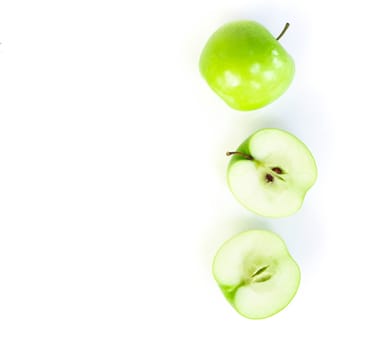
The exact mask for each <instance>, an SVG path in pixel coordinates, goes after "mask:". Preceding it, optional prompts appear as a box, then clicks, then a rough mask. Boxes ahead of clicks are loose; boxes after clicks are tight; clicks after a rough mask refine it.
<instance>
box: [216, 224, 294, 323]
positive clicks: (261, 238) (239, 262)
mask: <svg viewBox="0 0 389 350" xmlns="http://www.w3.org/2000/svg"><path fill="white" fill-rule="evenodd" d="M213 276H214V278H215V280H216V282H217V283H218V285H219V287H220V289H221V290H222V292H223V294H224V296H225V297H226V299H227V300H228V301H229V302H230V304H231V305H232V306H233V307H234V308H235V309H236V311H237V312H239V313H240V314H241V315H242V316H245V317H247V318H250V319H261V318H266V317H269V316H272V315H274V314H275V313H277V312H279V311H281V310H282V309H283V308H285V307H286V306H287V305H288V304H289V302H290V301H291V300H292V299H293V297H294V295H295V294H296V292H297V289H298V287H299V284H300V269H299V267H298V265H297V263H296V262H295V261H294V260H293V258H292V257H291V256H290V254H289V252H288V249H287V247H286V245H285V243H284V241H283V240H282V239H281V238H280V237H279V236H278V235H276V234H275V233H272V232H270V231H264V230H251V231H246V232H242V233H240V234H238V235H236V236H234V237H233V238H231V239H230V240H228V241H226V242H225V243H224V244H223V245H222V246H221V247H220V249H219V250H218V252H217V253H216V255H215V258H214V262H213Z"/></svg>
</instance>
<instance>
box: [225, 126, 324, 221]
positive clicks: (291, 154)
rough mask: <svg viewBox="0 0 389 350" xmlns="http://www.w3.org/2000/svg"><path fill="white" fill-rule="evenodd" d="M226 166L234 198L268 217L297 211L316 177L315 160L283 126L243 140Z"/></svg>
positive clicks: (261, 131)
mask: <svg viewBox="0 0 389 350" xmlns="http://www.w3.org/2000/svg"><path fill="white" fill-rule="evenodd" d="M227 155H232V156H233V157H232V159H231V161H230V163H229V166H228V169H227V182H228V185H229V188H230V190H231V192H232V193H233V195H234V196H235V198H236V199H237V200H238V201H239V202H240V203H241V204H242V205H244V206H245V207H246V208H247V209H249V210H251V211H253V212H254V213H256V214H258V215H261V216H266V217H274V218H275V217H283V216H289V215H292V214H293V213H295V212H296V211H297V210H299V209H300V207H301V206H302V204H303V201H304V197H305V195H306V193H307V191H308V190H309V189H310V188H311V187H312V185H313V184H314V183H315V181H316V178H317V168H316V163H315V160H314V158H313V156H312V154H311V152H310V151H309V149H308V148H307V146H305V145H304V143H302V142H301V141H300V140H299V139H298V138H297V137H296V136H294V135H292V134H290V133H288V132H286V131H283V130H280V129H261V130H259V131H257V132H255V133H254V134H252V135H251V136H250V137H249V138H248V139H247V140H246V141H244V142H243V143H242V144H241V145H240V146H239V148H238V149H237V151H236V152H227Z"/></svg>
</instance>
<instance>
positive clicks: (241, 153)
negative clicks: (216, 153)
mask: <svg viewBox="0 0 389 350" xmlns="http://www.w3.org/2000/svg"><path fill="white" fill-rule="evenodd" d="M226 155H227V156H234V155H236V156H241V157H243V158H246V159H248V160H254V158H253V157H252V156H250V155H249V154H246V153H243V152H238V151H237V152H226Z"/></svg>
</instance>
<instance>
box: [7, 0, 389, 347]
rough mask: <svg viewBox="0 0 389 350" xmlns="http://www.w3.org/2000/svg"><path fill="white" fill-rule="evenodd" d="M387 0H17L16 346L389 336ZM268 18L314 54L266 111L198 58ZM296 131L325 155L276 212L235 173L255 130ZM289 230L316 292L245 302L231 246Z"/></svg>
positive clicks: (342, 343) (10, 273)
mask: <svg viewBox="0 0 389 350" xmlns="http://www.w3.org/2000/svg"><path fill="white" fill-rule="evenodd" d="M386 8H387V7H386V2H384V1H379V0H377V1H375V0H371V1H368V2H362V1H361V2H358V1H339V0H327V1H320V2H319V1H304V2H303V1H274V0H272V1H258V0H239V1H238V0H236V1H232V0H223V1H211V0H201V1H200V0H197V1H192V2H186V1H182V0H181V1H178V0H166V1H156V0H155V1H141V2H138V1H128V0H127V1H124V0H123V1H120V0H110V1H107V0H106V1H96V0H94V1H89V0H77V1H76V0H67V1H52V0H47V1H43V0H36V1H27V0H25V1H22V0H12V1H11V0H9V1H7V0H2V1H1V2H0V41H1V45H0V348H1V349H2V350H13V349H40V350H44V349H50V350H52V349H93V350H96V349H115V350H116V349H120V350H121V349H225V350H227V349H273V350H278V349H298V350H302V349H329V348H335V349H345V348H350V349H352V348H355V347H357V348H361V349H362V348H363V349H367V348H369V349H388V348H389V339H388V334H387V333H388V313H389V297H388V296H389V282H388V280H389V258H388V244H389V229H388V220H387V219H388V207H389V206H388V201H387V198H388V195H389V181H388V175H389V166H388V159H389V157H388V152H389V137H388V136H387V125H388V123H387V121H388V117H389V115H388V103H387V102H388V79H389V65H388V62H389V49H388V47H389V44H388V27H387V11H386ZM245 18H246V19H254V20H257V21H259V22H261V23H262V24H264V25H265V26H266V27H267V28H268V29H269V30H270V31H271V32H272V33H274V35H277V34H278V33H279V32H280V30H281V29H282V27H283V26H284V23H285V22H286V21H289V22H290V23H291V27H290V29H289V31H288V32H287V33H286V35H285V36H284V37H283V38H282V45H283V46H284V47H285V48H286V49H287V50H288V52H289V53H290V54H291V55H292V56H293V58H294V60H295V63H296V75H295V80H294V82H293V84H292V86H291V87H290V89H289V90H288V91H287V92H286V93H285V94H284V95H283V96H282V97H281V98H280V99H278V100H277V101H276V102H274V103H273V104H271V105H270V106H268V107H265V108H263V109H261V110H258V111H255V112H246V113H244V112H237V111H234V110H232V109H230V108H229V107H228V106H227V105H225V104H224V102H223V101H222V100H221V99H220V98H218V97H217V96H216V95H215V94H214V93H213V92H212V91H211V90H210V89H209V88H208V86H207V85H206V83H205V82H204V81H203V80H202V78H201V76H200V74H199V72H198V58H199V54H200V52H201V49H202V47H203V45H204V43H205V41H206V40H207V38H208V37H209V35H211V33H212V32H213V31H214V30H216V29H217V28H218V27H219V26H220V25H222V24H224V23H225V22H227V21H230V20H235V19H245ZM261 127H279V128H283V129H286V130H288V131H290V132H292V133H294V134H296V135H297V136H298V137H299V138H300V139H302V140H303V141H304V142H305V143H306V144H307V145H308V146H309V148H310V149H311V151H312V152H313V154H314V155H315V158H316V160H317V164H318V168H319V179H318V181H317V183H316V185H315V186H314V187H313V188H312V189H311V190H310V192H309V193H308V195H307V197H306V200H305V203H304V206H303V208H302V210H301V211H300V212H299V213H298V214H296V215H294V216H292V217H289V218H285V219H278V220H266V219H261V218H260V217H257V216H255V215H254V214H251V213H250V212H248V211H247V210H245V209H244V208H243V207H241V206H240V205H239V204H238V203H237V202H236V201H235V199H234V198H233V197H232V195H231V194H230V192H229V190H228V188H227V186H226V181H225V169H226V166H227V163H228V159H227V158H226V157H225V155H224V154H225V151H227V150H233V149H234V148H235V147H237V146H238V145H239V144H240V143H241V141H243V140H244V139H245V138H246V137H247V136H248V135H249V134H251V133H252V132H254V131H255V130H257V129H259V128H261ZM251 228H267V229H270V230H272V231H274V232H277V233H279V234H280V235H281V236H282V237H283V238H284V239H285V241H286V242H287V244H288V247H289V249H290V252H291V254H292V255H293V256H294V258H295V259H296V260H297V261H298V263H299V265H300V267H301V270H302V281H301V285H300V289H299V292H298V293H297V295H296V297H295V299H294V300H293V301H292V303H291V304H290V305H289V306H288V307H287V308H286V309H285V310H284V311H282V312H281V313H279V314H277V315H275V316H273V317H271V318H269V319H265V320H261V321H250V320H247V319H244V318H243V317H241V316H239V315H238V314H237V313H236V312H235V311H234V310H233V309H232V308H231V307H230V306H229V305H228V303H227V302H226V301H225V299H224V297H223V296H222V294H221V293H220V291H219V290H218V287H217V285H216V284H215V282H214V281H213V278H212V275H211V262H212V258H213V255H214V253H215V251H216V250H217V248H218V247H219V246H220V245H221V244H222V243H223V242H224V241H225V240H226V239H227V238H229V237H231V236H232V235H234V234H236V233H238V232H240V231H243V230H246V229H251Z"/></svg>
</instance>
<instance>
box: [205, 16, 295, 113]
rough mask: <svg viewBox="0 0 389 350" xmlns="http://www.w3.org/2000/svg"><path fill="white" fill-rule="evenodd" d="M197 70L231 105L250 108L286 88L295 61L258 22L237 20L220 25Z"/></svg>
mask: <svg viewBox="0 0 389 350" xmlns="http://www.w3.org/2000/svg"><path fill="white" fill-rule="evenodd" d="M199 66H200V72H201V74H202V76H203V77H204V78H205V80H206V81H207V83H208V85H209V86H210V87H211V89H212V90H213V91H215V92H216V94H218V95H219V96H220V97H221V98H222V99H223V100H224V101H225V102H226V103H227V104H228V105H229V106H230V107H232V108H234V109H236V110H240V111H250V110H255V109H258V108H261V107H264V106H266V105H267V104H269V103H271V102H273V101H274V100H276V99H277V98H278V97H279V96H281V95H282V94H283V93H284V92H285V90H286V89H287V88H288V87H289V85H290V84H291V82H292V80H293V76H294V71H295V69H294V62H293V59H292V58H291V57H290V56H289V54H288V53H287V52H286V51H285V49H284V48H283V47H282V46H281V45H280V43H279V42H278V41H277V40H276V39H275V38H274V37H273V35H272V34H271V33H270V32H269V31H268V30H267V29H266V28H265V27H263V26H262V25H261V24H259V23H257V22H254V21H248V20H244V21H236V22H231V23H227V24H225V25H224V26H222V27H221V28H219V29H218V30H217V31H216V32H215V33H214V34H213V35H212V36H211V37H210V38H209V40H208V42H207V43H206V45H205V47H204V49H203V51H202V53H201V56H200V63H199Z"/></svg>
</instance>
